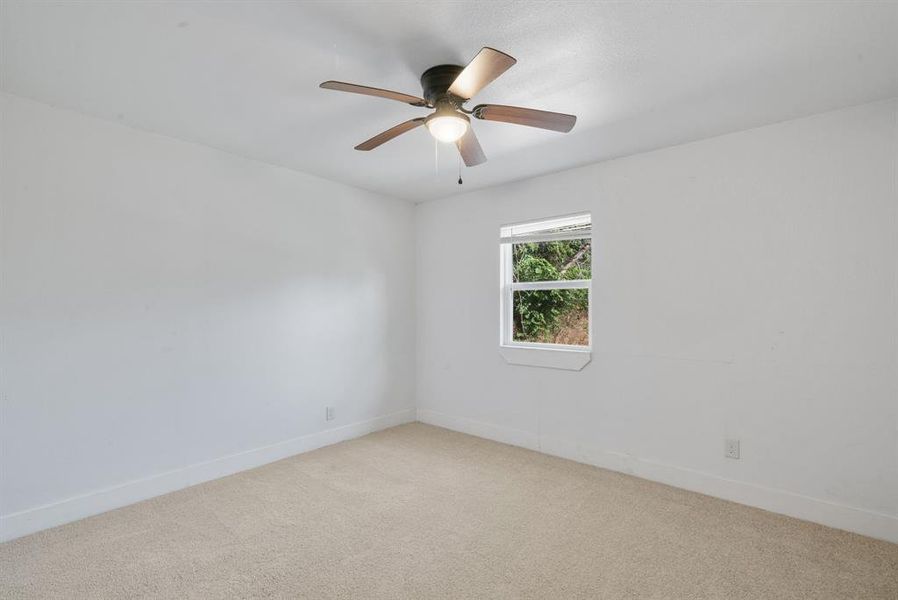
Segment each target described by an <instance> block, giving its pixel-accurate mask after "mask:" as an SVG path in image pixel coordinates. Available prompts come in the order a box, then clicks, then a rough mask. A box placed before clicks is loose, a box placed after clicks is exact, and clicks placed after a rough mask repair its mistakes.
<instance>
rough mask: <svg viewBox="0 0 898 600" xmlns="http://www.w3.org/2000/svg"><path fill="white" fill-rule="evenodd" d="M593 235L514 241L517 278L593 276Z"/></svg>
mask: <svg viewBox="0 0 898 600" xmlns="http://www.w3.org/2000/svg"><path fill="white" fill-rule="evenodd" d="M590 246H591V244H590V239H589V238H584V239H579V240H563V241H558V242H538V243H529V244H513V245H512V247H513V254H512V261H513V271H514V281H559V280H564V279H590V278H591V270H592V248H591V247H590Z"/></svg>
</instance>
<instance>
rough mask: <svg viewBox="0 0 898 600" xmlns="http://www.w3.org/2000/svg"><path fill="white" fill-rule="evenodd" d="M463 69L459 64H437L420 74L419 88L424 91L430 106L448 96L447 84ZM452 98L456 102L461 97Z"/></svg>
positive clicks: (449, 84) (450, 83)
mask: <svg viewBox="0 0 898 600" xmlns="http://www.w3.org/2000/svg"><path fill="white" fill-rule="evenodd" d="M463 70H464V67H462V66H459V65H437V66H435V67H430V68H429V69H427V70H426V71H424V73H423V74H422V75H421V89H422V90H423V91H424V99H425V100H427V103H428V104H429V105H430V106H436V104H437V102H439V101H440V100H442V99H443V98H445V97H447V96H449V95H450V94H449V86H451V85H452V82H454V81H455V78H456V77H458V74H459V73H461V72H462V71H463ZM452 98H453V99H454V100H455V101H456V102H458V101H461V100H463V99H462V98H456V97H455V96H452Z"/></svg>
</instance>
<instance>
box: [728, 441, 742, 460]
mask: <svg viewBox="0 0 898 600" xmlns="http://www.w3.org/2000/svg"><path fill="white" fill-rule="evenodd" d="M725 450H726V451H725V454H724V455H725V456H726V457H727V458H739V440H727V441H726V449H725Z"/></svg>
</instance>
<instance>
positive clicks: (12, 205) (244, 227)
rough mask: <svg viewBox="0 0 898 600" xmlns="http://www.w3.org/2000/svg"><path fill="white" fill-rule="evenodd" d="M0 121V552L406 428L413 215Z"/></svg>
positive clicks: (116, 129) (251, 169) (94, 123)
mask: <svg viewBox="0 0 898 600" xmlns="http://www.w3.org/2000/svg"><path fill="white" fill-rule="evenodd" d="M0 102H2V104H0V109H2V110H0V116H2V129H0V144H2V148H0V151H2V154H0V168H2V171H0V178H2V187H0V192H2V230H0V235H2V240H0V243H2V271H0V276H2V297H0V302H2V304H0V314H2V328H3V330H2V336H3V339H2V361H0V364H2V369H3V371H2V390H0V391H2V403H0V514H2V518H0V525H2V531H0V536H2V537H5V538H9V537H14V536H16V535H21V534H23V533H26V532H28V531H33V530H35V529H40V528H43V527H46V526H50V525H54V524H57V523H60V522H65V521H68V520H72V519H74V518H78V517H81V516H85V515H86V514H92V513H95V512H99V511H101V510H105V509H108V508H112V507H114V506H118V505H122V504H126V503H128V502H132V501H135V500H139V499H141V498H145V497H148V496H152V495H155V494H158V493H162V492H165V491H169V490H170V489H175V488H178V487H183V486H185V485H188V484H191V483H196V482H197V481H201V480H204V479H209V478H212V477H216V476H220V475H223V474H226V473H229V472H233V471H236V470H239V469H242V468H247V467H250V466H254V465H256V464H260V463H264V462H267V461H269V460H274V459H276V458H280V457H283V456H287V455H290V454H293V453H295V452H298V451H301V450H305V449H308V448H311V447H315V446H319V445H322V444H324V443H328V442H333V441H336V440H338V439H342V438H345V437H350V436H352V435H359V434H361V433H364V432H366V431H369V430H372V429H374V428H378V427H385V426H389V425H391V424H397V423H399V422H401V421H403V420H409V419H413V418H414V412H413V406H414V397H413V392H414V358H413V357H414V343H415V339H414V323H413V320H412V319H410V318H409V315H412V314H414V256H413V254H412V251H413V248H414V242H413V239H414V209H413V207H412V206H411V205H409V204H407V203H404V202H400V201H396V200H392V199H386V198H383V197H380V196H377V195H374V194H371V193H368V192H363V191H360V190H357V189H354V188H350V187H346V186H343V185H339V184H335V183H331V182H327V181H324V180H321V179H318V178H316V177H312V176H307V175H303V174H300V173H297V172H293V171H289V170H286V169H280V168H275V167H271V166H267V165H264V164H261V163H257V162H252V161H249V160H245V159H242V158H238V157H235V156H232V155H229V154H226V153H222V152H218V151H215V150H211V149H209V148H206V147H203V146H197V145H193V144H188V143H185V142H181V141H176V140H172V139H169V138H165V137H161V136H155V135H152V134H148V133H144V132H138V131H135V130H132V129H128V128H126V127H123V126H120V125H117V124H114V123H108V122H104V121H99V120H95V119H91V118H87V117H83V116H79V115H77V114H74V113H71V112H65V111H60V110H56V109H53V108H50V107H47V106H44V105H40V104H36V103H33V102H30V101H26V100H22V99H18V98H16V97H13V96H8V95H0ZM326 405H333V406H335V407H336V420H335V421H332V422H325V418H324V416H325V406H326ZM334 428H339V429H334ZM328 429H330V430H332V431H325V430H328ZM322 432H325V433H322ZM235 454H236V456H235ZM208 461H212V462H208Z"/></svg>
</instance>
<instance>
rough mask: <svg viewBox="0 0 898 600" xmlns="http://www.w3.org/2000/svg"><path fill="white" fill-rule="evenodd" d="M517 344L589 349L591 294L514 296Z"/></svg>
mask: <svg viewBox="0 0 898 600" xmlns="http://www.w3.org/2000/svg"><path fill="white" fill-rule="evenodd" d="M513 308H514V312H513V320H514V323H513V327H514V341H516V342H537V343H541V344H570V345H574V346H588V345H589V294H588V291H587V290H585V289H575V290H527V291H517V292H514V307H513Z"/></svg>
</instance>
